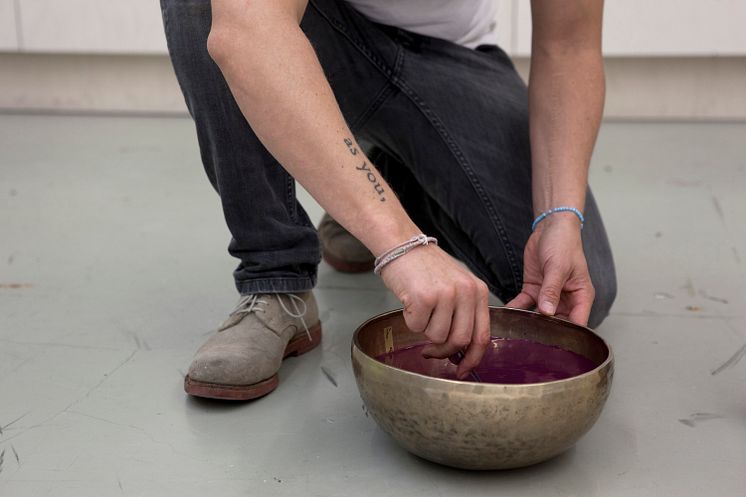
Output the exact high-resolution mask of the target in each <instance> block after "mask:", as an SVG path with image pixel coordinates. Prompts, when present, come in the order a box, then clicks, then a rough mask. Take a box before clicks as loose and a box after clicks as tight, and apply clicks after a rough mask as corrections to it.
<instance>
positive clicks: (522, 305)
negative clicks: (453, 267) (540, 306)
mask: <svg viewBox="0 0 746 497" xmlns="http://www.w3.org/2000/svg"><path fill="white" fill-rule="evenodd" d="M534 306H536V301H535V300H534V298H533V297H532V296H531V295H529V294H528V293H526V292H524V291H521V293H519V294H518V295H516V296H515V298H513V300H511V301H510V302H508V303H507V304H505V307H515V308H516V309H531V308H532V307H534Z"/></svg>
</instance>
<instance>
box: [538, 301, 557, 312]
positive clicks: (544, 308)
mask: <svg viewBox="0 0 746 497" xmlns="http://www.w3.org/2000/svg"><path fill="white" fill-rule="evenodd" d="M556 310H557V308H556V307H555V305H554V303H553V302H550V301H548V300H543V301H542V302H541V304H539V311H540V312H541V313H542V314H546V315H548V316H554V313H555V311H556Z"/></svg>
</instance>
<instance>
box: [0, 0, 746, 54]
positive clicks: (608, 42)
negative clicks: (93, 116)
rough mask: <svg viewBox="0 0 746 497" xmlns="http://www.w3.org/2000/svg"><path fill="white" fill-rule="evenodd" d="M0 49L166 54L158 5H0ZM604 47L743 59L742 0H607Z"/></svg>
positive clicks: (526, 9) (519, 7)
mask: <svg viewBox="0 0 746 497" xmlns="http://www.w3.org/2000/svg"><path fill="white" fill-rule="evenodd" d="M495 1H499V2H500V11H499V14H498V19H497V22H498V30H499V36H500V42H501V44H502V46H503V48H505V49H506V50H507V51H508V53H510V54H512V55H516V56H526V55H528V54H529V53H530V48H531V13H530V4H529V2H528V0H495ZM558 1H562V0H558ZM14 6H16V7H17V9H18V10H17V11H15V9H14ZM16 24H18V26H16ZM16 27H18V31H16ZM0 50H5V51H8V50H10V51H14V50H20V51H21V52H27V53H39V52H44V53H111V54H122V53H128V54H165V53H166V44H165V40H164V37H163V28H162V26H161V19H160V6H159V2H158V1H157V0H0ZM604 50H605V53H606V54H607V55H609V56H635V57H640V56H716V55H718V56H720V55H722V56H732V55H746V0H709V1H701V0H654V1H653V0H607V1H606V11H605V23H604Z"/></svg>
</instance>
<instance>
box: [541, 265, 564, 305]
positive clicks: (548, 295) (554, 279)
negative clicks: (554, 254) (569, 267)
mask: <svg viewBox="0 0 746 497" xmlns="http://www.w3.org/2000/svg"><path fill="white" fill-rule="evenodd" d="M567 276H568V274H567V271H564V270H562V269H561V268H559V267H558V266H556V265H551V264H548V265H547V267H546V269H545V270H544V281H542V282H541V290H539V298H538V300H537V304H538V307H539V312H541V313H542V314H546V315H548V316H553V315H554V313H555V312H557V306H558V305H559V300H560V295H561V294H562V287H564V286H565V282H566V281H567Z"/></svg>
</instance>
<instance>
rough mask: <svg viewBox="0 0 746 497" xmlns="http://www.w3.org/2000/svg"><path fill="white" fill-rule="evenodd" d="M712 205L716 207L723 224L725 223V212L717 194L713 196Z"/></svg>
mask: <svg viewBox="0 0 746 497" xmlns="http://www.w3.org/2000/svg"><path fill="white" fill-rule="evenodd" d="M712 205H713V207H715V212H716V213H717V215H718V217H719V218H720V221H721V222H722V223H723V225H725V214H723V208H722V206H721V205H720V201H719V200H718V198H717V197H716V196H715V195H713V196H712Z"/></svg>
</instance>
